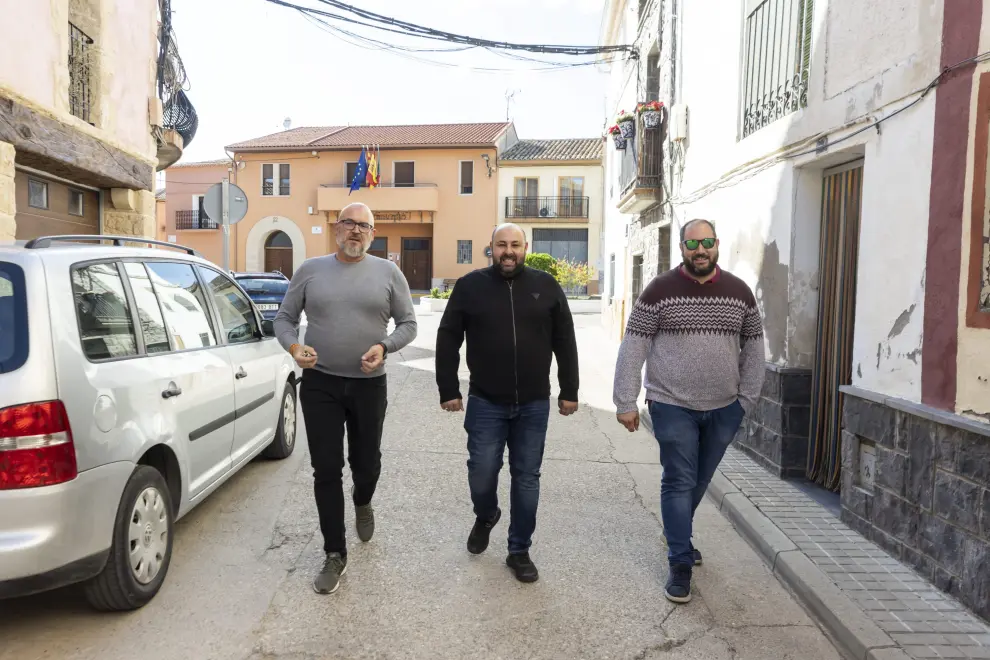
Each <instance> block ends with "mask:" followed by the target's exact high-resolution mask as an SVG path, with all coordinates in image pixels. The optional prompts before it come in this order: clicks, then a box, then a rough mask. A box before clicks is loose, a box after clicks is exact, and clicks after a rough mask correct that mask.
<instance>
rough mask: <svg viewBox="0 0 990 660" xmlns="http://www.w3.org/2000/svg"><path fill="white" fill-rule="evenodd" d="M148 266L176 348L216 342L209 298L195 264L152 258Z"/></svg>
mask: <svg viewBox="0 0 990 660" xmlns="http://www.w3.org/2000/svg"><path fill="white" fill-rule="evenodd" d="M145 266H146V267H147V268H148V272H149V273H150V274H151V282H152V284H153V285H154V287H155V291H156V292H157V293H158V300H159V302H161V305H162V309H163V310H164V311H165V321H166V322H167V323H168V328H169V330H171V331H172V339H173V340H174V341H175V348H176V350H179V351H182V350H186V349H190V348H208V347H210V346H216V345H217V339H216V334H215V333H214V332H213V325H212V324H211V323H210V317H209V314H208V312H207V311H206V310H207V303H206V298H205V297H204V295H203V290H202V287H200V284H199V280H198V279H196V273H195V272H194V271H193V268H192V266H190V265H189V264H180V263H176V262H171V261H149V262H147V263H146V264H145Z"/></svg>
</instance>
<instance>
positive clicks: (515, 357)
mask: <svg viewBox="0 0 990 660" xmlns="http://www.w3.org/2000/svg"><path fill="white" fill-rule="evenodd" d="M509 308H510V309H511V310H512V373H513V375H514V376H515V379H516V405H517V406H518V405H519V348H518V345H517V344H516V300H515V298H514V297H513V296H512V280H509Z"/></svg>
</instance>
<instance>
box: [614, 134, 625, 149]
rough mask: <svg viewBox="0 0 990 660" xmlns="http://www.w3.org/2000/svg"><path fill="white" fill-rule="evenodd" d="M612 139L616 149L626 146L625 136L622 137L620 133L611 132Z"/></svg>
mask: <svg viewBox="0 0 990 660" xmlns="http://www.w3.org/2000/svg"><path fill="white" fill-rule="evenodd" d="M612 140H614V141H615V148H616V149H625V148H626V138H624V137H622V136H621V135H617V134H613V135H612Z"/></svg>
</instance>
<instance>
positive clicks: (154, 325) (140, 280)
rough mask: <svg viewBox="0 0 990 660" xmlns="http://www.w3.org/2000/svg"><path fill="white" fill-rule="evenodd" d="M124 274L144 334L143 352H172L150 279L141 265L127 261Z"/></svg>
mask: <svg viewBox="0 0 990 660" xmlns="http://www.w3.org/2000/svg"><path fill="white" fill-rule="evenodd" d="M124 272H126V273H127V279H128V281H129V282H130V283H131V291H132V292H133V293H134V304H135V305H137V309H138V316H139V318H140V319H141V330H142V332H143V333H144V350H145V351H147V352H148V353H168V352H169V351H170V350H172V347H171V345H170V344H169V341H168V333H167V332H166V331H165V319H164V318H162V310H161V307H159V305H158V298H157V297H156V296H155V289H154V287H153V286H152V285H151V278H150V277H149V276H148V271H147V270H145V268H144V265H143V264H139V263H134V262H132V261H129V262H127V263H125V264H124Z"/></svg>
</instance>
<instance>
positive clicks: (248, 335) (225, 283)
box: [197, 266, 261, 344]
mask: <svg viewBox="0 0 990 660" xmlns="http://www.w3.org/2000/svg"><path fill="white" fill-rule="evenodd" d="M197 268H198V269H199V272H200V274H201V275H202V276H203V281H205V282H206V287H207V288H208V289H209V290H210V293H211V294H212V296H213V300H214V301H215V302H216V305H217V311H218V312H220V324H221V325H222V326H223V328H222V332H223V334H224V336H225V337H227V341H228V342H229V343H231V344H242V343H244V342H249V341H254V340H256V339H257V338H258V337H259V336H260V335H261V331H260V329H259V328H258V319H257V317H256V316H255V315H254V310H253V309H252V308H251V301H249V300H248V299H247V298H246V297H245V296H244V294H243V293H241V290H240V289H238V288H237V285H236V284H234V282H233V280H231V279H230V278H229V277H226V276H224V275H222V274H220V273H218V272H217V271H215V270H213V269H212V268H204V267H202V266H197Z"/></svg>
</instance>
